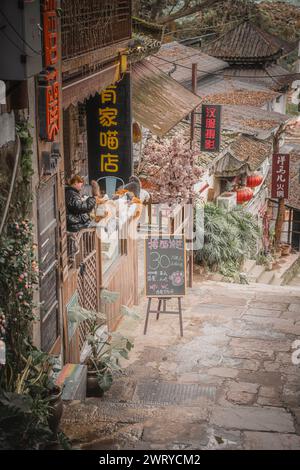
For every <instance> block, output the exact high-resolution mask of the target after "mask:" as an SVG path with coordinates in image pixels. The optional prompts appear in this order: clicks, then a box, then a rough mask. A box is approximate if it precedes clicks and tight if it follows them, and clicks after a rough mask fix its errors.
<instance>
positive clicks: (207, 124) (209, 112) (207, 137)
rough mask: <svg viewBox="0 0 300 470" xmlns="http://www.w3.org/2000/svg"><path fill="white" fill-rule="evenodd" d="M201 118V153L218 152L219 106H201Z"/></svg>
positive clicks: (219, 139) (219, 136)
mask: <svg viewBox="0 0 300 470" xmlns="http://www.w3.org/2000/svg"><path fill="white" fill-rule="evenodd" d="M201 116H202V118H201V151H202V152H219V150H220V142H221V106H220V105H219V104H203V105H202V113H201Z"/></svg>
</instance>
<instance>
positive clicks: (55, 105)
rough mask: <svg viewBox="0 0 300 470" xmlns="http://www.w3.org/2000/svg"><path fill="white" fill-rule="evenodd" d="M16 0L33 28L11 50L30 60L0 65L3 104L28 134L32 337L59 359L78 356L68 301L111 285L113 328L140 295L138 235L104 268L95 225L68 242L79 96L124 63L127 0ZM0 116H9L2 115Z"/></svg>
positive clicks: (84, 170) (81, 126)
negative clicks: (34, 260)
mask: <svg viewBox="0 0 300 470" xmlns="http://www.w3.org/2000/svg"><path fill="white" fill-rule="evenodd" d="M15 3H16V4H17V3H18V2H10V1H8V0H5V1H4V2H3V5H2V8H3V11H4V12H5V14H6V16H7V19H8V20H9V23H11V24H14V23H13V22H14V18H18V17H17V16H16V15H19V16H20V17H21V16H22V21H23V20H24V24H27V23H28V25H30V31H31V36H30V37H29V36H28V38H27V37H25V39H24V41H20V40H19V39H17V37H15V38H14V40H15V41H16V40H18V42H19V43H20V44H19V46H18V49H20V50H21V47H22V48H25V45H26V48H27V49H26V48H25V49H26V50H25V49H24V60H25V58H27V65H26V66H24V67H23V69H24V70H23V69H20V70H19V69H16V68H15V69H12V70H10V69H8V67H7V66H6V65H5V66H3V67H2V66H1V70H0V79H1V80H4V82H3V83H5V85H6V88H7V89H9V88H11V86H13V87H14V89H15V93H11V94H10V97H9V99H8V108H9V109H8V110H9V111H11V110H13V111H14V112H15V111H16V110H18V109H21V110H22V112H23V113H24V115H26V116H27V117H28V119H29V122H30V123H31V125H32V131H31V133H32V137H33V140H34V142H33V155H34V162H33V166H34V176H33V188H32V189H33V192H34V204H33V213H32V221H33V223H34V225H35V229H36V242H37V246H38V250H37V251H38V253H37V256H38V260H39V267H40V286H39V290H38V293H37V298H36V301H37V303H38V305H39V306H40V307H39V321H37V322H36V324H35V325H34V328H33V330H34V335H33V336H34V342H35V344H37V346H40V347H41V348H42V349H43V350H44V351H46V352H49V353H51V354H54V355H56V356H59V357H60V358H61V364H64V363H66V362H70V361H72V362H79V360H80V352H81V348H82V346H83V344H84V341H85V333H86V331H85V328H84V326H83V327H80V328H78V329H76V331H72V327H71V326H70V324H69V322H68V313H67V309H68V306H69V305H70V304H72V302H75V301H76V302H78V303H79V305H81V306H82V307H85V308H87V309H91V310H98V309H99V308H100V289H101V287H106V288H107V289H112V290H115V291H118V292H119V293H120V300H119V301H118V302H116V303H115V304H114V305H113V306H110V308H109V309H108V310H107V315H108V328H109V329H110V330H112V329H114V328H116V326H117V324H118V322H119V321H120V318H121V316H120V305H124V304H125V305H130V304H133V303H134V302H135V303H136V302H137V253H136V250H137V248H136V242H135V241H134V240H132V241H131V240H128V241H127V242H126V243H125V242H122V241H120V242H118V247H117V250H116V251H117V253H116V256H115V257H114V259H113V261H112V262H111V263H110V265H109V269H106V270H105V272H104V270H103V269H102V265H103V250H102V249H101V240H100V239H99V237H98V236H97V234H96V230H95V229H87V230H84V231H82V232H79V233H78V234H77V240H76V247H77V253H76V254H74V253H73V252H72V250H71V251H70V246H71V245H70V243H71V244H72V240H71V242H70V240H68V234H67V229H66V206H65V185H66V182H67V179H68V178H69V177H70V176H71V175H74V174H77V173H79V174H81V175H83V176H85V177H86V180H87V182H88V181H89V175H88V152H87V129H86V100H88V99H89V98H90V97H92V96H94V95H95V94H96V93H100V92H101V91H102V90H104V89H106V88H107V87H108V86H110V85H113V84H114V83H116V82H117V81H119V80H120V79H121V78H122V76H123V74H124V73H125V72H127V71H128V69H127V50H128V42H129V41H130V38H131V21H132V15H131V0H103V1H101V2H99V1H98V0H33V1H32V2H24V9H23V10H22V9H20V8H19V7H18V6H16V5H13V4H15ZM19 3H21V2H19ZM26 15H27V16H26ZM5 21H6V20H5ZM18 21H19V20H18ZM26 22H27V23H26ZM9 23H8V26H7V28H8V29H9V28H10V24H9ZM39 26H40V29H39ZM41 29H42V33H41ZM11 33H12V35H14V36H16V35H15V34H14V33H13V31H12V32H11ZM22 34H23V33H22ZM33 37H35V38H36V39H35V41H36V42H35V43H33V42H32V38H33ZM12 40H13V38H12ZM7 44H10V42H9V41H8V43H7ZM28 44H29V46H30V48H31V49H30V50H29V49H28V47H29V46H28ZM6 47H8V46H6ZM15 49H16V48H15ZM12 51H14V48H12ZM34 51H36V52H35V53H34ZM17 53H19V52H18V51H17V50H15V54H17ZM33 59H34V61H33ZM14 61H15V63H19V56H18V57H12V58H11V62H12V64H13V63H14ZM31 61H33V63H31ZM1 62H2V61H1ZM2 65H3V63H2ZM5 111H6V109H5ZM5 114H9V113H5ZM4 118H5V119H6V120H7V122H8V121H9V116H8V117H6V116H4V117H3V119H4ZM12 126H13V127H14V120H13V124H12ZM12 134H13V135H14V134H15V129H12ZM70 255H72V256H70Z"/></svg>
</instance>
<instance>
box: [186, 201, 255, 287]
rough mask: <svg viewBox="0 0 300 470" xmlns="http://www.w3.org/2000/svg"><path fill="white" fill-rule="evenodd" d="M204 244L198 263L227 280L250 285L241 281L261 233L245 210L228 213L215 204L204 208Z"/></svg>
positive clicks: (196, 259)
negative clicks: (243, 270) (244, 266)
mask: <svg viewBox="0 0 300 470" xmlns="http://www.w3.org/2000/svg"><path fill="white" fill-rule="evenodd" d="M197 229H198V230H203V235H204V243H203V247H202V248H201V249H200V250H197V251H196V255H195V261H196V263H198V264H202V265H204V266H205V267H206V268H208V269H210V270H211V271H213V272H217V271H218V272H220V273H221V274H223V275H224V277H225V279H233V280H236V281H237V282H247V280H246V278H245V276H242V277H241V274H240V269H241V266H242V263H243V261H244V260H245V259H246V258H250V257H252V256H254V255H255V252H256V249H257V242H258V239H259V236H260V230H259V228H258V226H257V223H256V221H255V219H254V217H253V216H252V215H251V214H249V213H247V212H245V211H244V210H243V209H240V208H236V209H234V210H232V211H229V212H228V211H225V210H224V209H222V208H220V207H217V206H216V205H214V204H212V203H208V204H206V205H205V206H204V225H203V227H202V228H197Z"/></svg>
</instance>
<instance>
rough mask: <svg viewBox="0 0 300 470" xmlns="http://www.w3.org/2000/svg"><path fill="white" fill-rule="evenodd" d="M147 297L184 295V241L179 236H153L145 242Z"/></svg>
mask: <svg viewBox="0 0 300 470" xmlns="http://www.w3.org/2000/svg"><path fill="white" fill-rule="evenodd" d="M145 274H146V296H147V297H177V296H182V295H185V280H186V264H185V240H184V238H183V237H181V236H177V235H176V236H172V235H161V236H159V235H155V236H150V237H147V238H146V240H145Z"/></svg>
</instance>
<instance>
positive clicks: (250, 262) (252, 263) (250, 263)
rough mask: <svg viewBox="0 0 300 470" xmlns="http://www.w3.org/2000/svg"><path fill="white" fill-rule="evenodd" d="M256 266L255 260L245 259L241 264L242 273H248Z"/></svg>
mask: <svg viewBox="0 0 300 470" xmlns="http://www.w3.org/2000/svg"><path fill="white" fill-rule="evenodd" d="M254 266H256V260H255V259H246V261H245V262H244V264H243V267H242V271H243V272H244V273H249V272H250V271H251V269H253V268H254Z"/></svg>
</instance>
